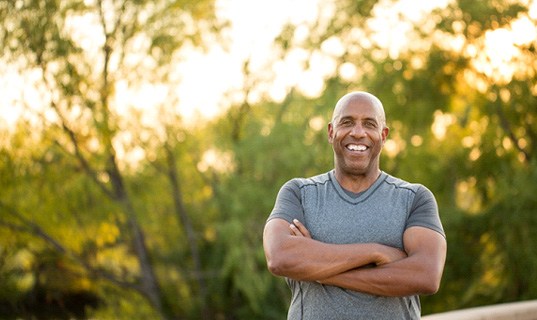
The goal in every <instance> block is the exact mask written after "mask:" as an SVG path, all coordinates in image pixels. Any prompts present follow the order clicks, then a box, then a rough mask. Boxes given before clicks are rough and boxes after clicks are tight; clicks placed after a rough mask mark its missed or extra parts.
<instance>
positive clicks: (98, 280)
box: [0, 0, 537, 319]
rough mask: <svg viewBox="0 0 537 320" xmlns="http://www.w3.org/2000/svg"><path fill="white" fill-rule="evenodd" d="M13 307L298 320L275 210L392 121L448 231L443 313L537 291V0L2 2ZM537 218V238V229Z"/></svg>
mask: <svg viewBox="0 0 537 320" xmlns="http://www.w3.org/2000/svg"><path fill="white" fill-rule="evenodd" d="M0 23H1V27H0V41H1V45H0V235H1V236H0V318H3V319H15V318H26V319H50V318H54V319H73V318H78V319H86V318H94V319H149V318H161V319H283V318H285V314H286V310H287V305H288V303H289V299H290V291H289V289H288V288H287V287H286V285H285V282H284V280H283V279H281V278H277V277H274V276H272V275H271V274H269V272H268V271H267V269H266V265H265V259H264V254H263V249H262V230H263V225H264V222H265V220H266V218H267V216H268V214H269V213H270V211H271V209H272V206H273V204H274V200H275V196H276V194H277V192H278V190H279V188H280V186H281V185H282V184H283V183H284V182H285V181H287V180H288V179H290V178H293V177H298V176H302V177H305V176H311V175H314V174H318V173H321V172H325V171H328V170H330V169H331V168H332V167H333V163H332V151H331V148H330V145H329V144H328V142H327V138H326V126H327V122H328V121H329V119H330V116H331V112H332V109H333V106H334V104H335V102H336V101H337V99H338V98H339V97H340V96H342V95H343V94H345V93H347V92H349V91H352V90H366V91H369V92H371V93H373V94H375V95H377V96H378V97H379V98H380V99H381V100H382V101H383V103H384V106H385V109H386V113H387V117H388V125H389V127H390V128H391V131H390V135H389V137H388V141H387V142H386V145H385V149H384V151H383V154H382V159H381V168H382V169H383V170H384V171H386V172H388V173H390V174H392V175H396V176H399V177H401V178H404V179H406V180H409V181H412V182H419V183H422V184H424V185H426V186H427V187H429V188H430V189H431V190H432V191H433V192H434V194H435V195H436V197H437V201H438V204H439V208H440V215H441V218H442V220H443V223H444V228H445V230H446V234H447V239H448V246H449V250H448V251H449V252H448V259H447V263H446V267H445V273H444V277H443V282H442V286H441V289H440V291H439V292H438V293H437V294H436V295H433V296H428V297H423V299H422V305H423V314H424V315H426V314H431V313H437V312H443V311H449V310H455V309H461V308H468V307H473V306H482V305H490V304H496V303H501V302H513V301H522V300H529V299H537V274H536V273H535V272H534V271H535V270H536V269H537V236H536V235H535V229H536V228H537V196H536V194H537V183H536V182H537V170H536V169H537V159H536V158H537V151H536V143H537V119H536V117H537V81H536V80H537V53H536V46H537V2H536V1H535V0H504V1H501V0H480V1H464V0H436V1H412V0H398V1H397V0H379V1H372V0H361V1H356V0H315V1H312V0H309V1H308V0H288V1H285V0H278V1H269V0H266V1H247V0H215V1H213V0H198V1H189V0H151V1H149V0H131V1H127V0H65V1H60V0H56V1H54V0H3V1H0ZM531 230H534V231H531Z"/></svg>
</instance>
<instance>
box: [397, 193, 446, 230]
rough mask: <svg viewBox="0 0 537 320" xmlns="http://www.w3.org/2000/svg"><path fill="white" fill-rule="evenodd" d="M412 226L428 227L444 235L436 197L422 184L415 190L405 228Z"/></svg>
mask: <svg viewBox="0 0 537 320" xmlns="http://www.w3.org/2000/svg"><path fill="white" fill-rule="evenodd" d="M414 226H419V227H425V228H429V229H432V230H434V231H436V232H438V233H440V234H441V235H442V236H444V237H445V236H446V234H445V233H444V228H443V226H442V222H441V221H440V215H439V213H438V205H437V203H436V199H435V198H434V195H433V193H432V192H431V191H430V190H429V189H427V188H426V187H424V186H422V185H420V186H419V187H418V189H417V190H416V195H415V196H414V201H413V203H412V207H411V209H410V216H409V218H408V221H407V225H406V228H410V227H414Z"/></svg>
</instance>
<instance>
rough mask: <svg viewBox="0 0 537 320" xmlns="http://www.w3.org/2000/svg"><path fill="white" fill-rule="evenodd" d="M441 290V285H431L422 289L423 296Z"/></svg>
mask: <svg viewBox="0 0 537 320" xmlns="http://www.w3.org/2000/svg"><path fill="white" fill-rule="evenodd" d="M439 289H440V283H429V284H427V285H425V286H423V287H422V288H421V294H422V295H426V296H428V295H432V294H435V293H437V292H438V290H439Z"/></svg>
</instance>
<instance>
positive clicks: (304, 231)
mask: <svg viewBox="0 0 537 320" xmlns="http://www.w3.org/2000/svg"><path fill="white" fill-rule="evenodd" d="M293 223H294V224H295V226H296V227H297V228H298V230H300V233H302V235H304V236H305V237H308V238H311V235H310V232H309V231H308V229H306V226H304V224H302V222H300V221H298V219H294V220H293Z"/></svg>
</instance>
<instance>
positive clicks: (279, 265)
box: [267, 257, 285, 276]
mask: <svg viewBox="0 0 537 320" xmlns="http://www.w3.org/2000/svg"><path fill="white" fill-rule="evenodd" d="M267 268H268V270H269V271H270V273H272V274H273V275H275V276H285V264H284V262H283V259H277V258H275V257H267Z"/></svg>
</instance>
